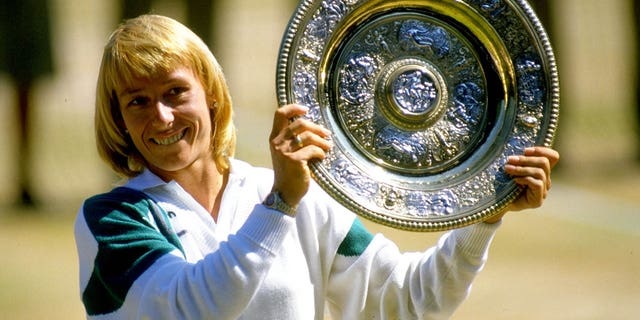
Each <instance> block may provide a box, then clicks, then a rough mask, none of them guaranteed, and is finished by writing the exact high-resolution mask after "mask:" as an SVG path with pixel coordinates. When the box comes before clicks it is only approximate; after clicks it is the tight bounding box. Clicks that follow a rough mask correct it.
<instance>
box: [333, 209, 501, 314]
mask: <svg viewBox="0 0 640 320" xmlns="http://www.w3.org/2000/svg"><path fill="white" fill-rule="evenodd" d="M497 227H498V226H497V225H488V224H484V223H481V224H477V225H473V226H469V227H466V228H461V229H457V230H454V231H450V232H449V233H446V234H445V235H443V236H442V237H441V238H440V239H439V241H438V243H437V245H436V246H434V247H433V248H430V249H428V250H427V251H425V252H421V253H401V252H400V251H399V249H398V247H397V246H396V245H395V244H394V243H393V242H392V241H390V240H388V239H386V238H384V237H383V236H382V235H376V236H372V235H371V236H369V237H367V235H366V234H367V233H368V232H367V231H366V230H364V228H363V227H362V226H361V225H360V224H359V223H358V222H357V220H356V222H354V225H353V226H352V228H351V230H350V231H349V233H348V234H347V236H346V237H345V240H343V244H342V245H341V246H340V248H339V249H338V252H337V254H336V258H335V260H334V263H333V266H332V270H331V275H330V279H329V300H330V303H329V308H330V310H331V313H332V315H334V317H335V318H337V319H389V318H391V319H396V318H397V319H448V318H450V317H451V315H452V314H453V312H454V311H455V310H456V308H457V307H458V306H459V305H460V303H462V301H464V300H465V299H466V297H467V296H468V293H469V291H470V289H471V284H472V281H473V279H474V278H475V276H476V275H477V274H478V273H479V272H480V270H481V269H482V267H483V266H484V263H485V262H486V258H487V251H488V248H489V245H490V243H491V240H492V239H493V236H494V234H495V230H496V228H497ZM345 243H347V244H345ZM349 243H350V244H349ZM353 248H355V249H353ZM358 248H360V249H358Z"/></svg>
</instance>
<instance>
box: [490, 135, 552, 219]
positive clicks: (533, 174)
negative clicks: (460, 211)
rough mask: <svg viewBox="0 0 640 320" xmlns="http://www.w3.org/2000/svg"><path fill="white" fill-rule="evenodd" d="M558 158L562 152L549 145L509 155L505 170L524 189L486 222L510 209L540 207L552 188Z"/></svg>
mask: <svg viewBox="0 0 640 320" xmlns="http://www.w3.org/2000/svg"><path fill="white" fill-rule="evenodd" d="M558 160H560V154H559V153H558V152H557V151H555V150H553V149H551V148H547V147H531V148H526V149H525V150H524V155H521V156H511V157H509V158H508V159H507V164H506V165H505V167H504V171H505V172H506V173H508V174H510V175H511V176H512V177H513V180H514V181H515V183H517V184H518V185H520V186H521V187H523V188H524V190H523V191H522V193H521V194H520V196H518V198H516V200H514V201H513V202H512V203H511V204H509V206H508V207H507V208H506V209H505V210H504V212H502V213H500V214H497V215H495V216H493V217H491V218H489V219H487V220H485V222H488V223H494V222H498V221H500V219H501V218H502V216H503V215H504V214H505V213H506V212H508V211H520V210H524V209H530V208H537V207H540V206H541V205H542V203H543V202H544V200H545V199H546V198H547V194H548V192H549V189H551V169H553V167H555V165H556V164H557V163H558Z"/></svg>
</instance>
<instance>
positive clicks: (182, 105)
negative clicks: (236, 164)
mask: <svg viewBox="0 0 640 320" xmlns="http://www.w3.org/2000/svg"><path fill="white" fill-rule="evenodd" d="M117 98H118V101H119V105H120V113H121V114H122V119H123V121H124V127H125V128H126V130H127V131H128V133H129V136H130V137H131V140H132V141H133V144H134V145H135V147H136V149H137V150H138V152H139V153H140V154H141V155H142V157H143V158H144V160H145V162H146V166H147V167H148V168H149V169H150V170H151V171H152V172H154V173H155V174H157V175H158V176H160V177H161V178H163V179H165V180H168V179H169V178H170V177H172V176H175V175H176V174H180V173H182V172H184V171H185V170H193V169H195V168H198V167H200V168H202V166H203V165H208V164H210V163H213V158H212V148H211V145H212V143H211V136H212V135H211V130H212V128H211V114H210V109H209V103H208V101H207V97H206V93H205V90H204V88H203V86H202V84H201V82H200V80H199V79H198V77H196V76H195V75H194V74H193V72H192V71H191V69H189V68H177V69H175V70H173V71H171V72H168V73H162V74H160V75H158V76H157V77H155V78H151V79H134V81H131V82H130V83H129V84H128V85H127V87H125V88H121V89H120V90H118V91H117Z"/></svg>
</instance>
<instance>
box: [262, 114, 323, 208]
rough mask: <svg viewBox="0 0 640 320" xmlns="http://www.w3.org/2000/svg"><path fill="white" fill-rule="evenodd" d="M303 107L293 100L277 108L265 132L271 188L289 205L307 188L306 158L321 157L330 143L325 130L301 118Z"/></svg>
mask: <svg viewBox="0 0 640 320" xmlns="http://www.w3.org/2000/svg"><path fill="white" fill-rule="evenodd" d="M307 111H308V108H307V107H304V106H301V105H297V104H289V105H285V106H282V107H280V108H278V109H277V110H276V112H275V115H274V117H273V127H272V129H271V135H270V136H269V145H270V150H271V161H272V163H273V171H274V175H275V176H274V183H273V190H277V191H278V192H279V194H280V197H281V198H282V200H284V202H286V203H287V204H288V205H290V206H292V207H295V206H297V205H298V203H299V202H300V200H301V199H302V197H303V196H304V195H305V194H306V193H307V190H309V184H310V181H311V171H310V169H309V165H308V164H309V161H312V160H321V159H324V157H325V153H326V152H327V151H329V150H330V149H331V148H332V147H333V143H332V142H331V141H330V140H329V138H330V136H331V132H330V131H329V130H327V129H326V128H324V127H322V126H320V125H318V124H315V123H313V122H311V121H309V120H306V119H303V118H301V116H303V115H305V114H306V113H307Z"/></svg>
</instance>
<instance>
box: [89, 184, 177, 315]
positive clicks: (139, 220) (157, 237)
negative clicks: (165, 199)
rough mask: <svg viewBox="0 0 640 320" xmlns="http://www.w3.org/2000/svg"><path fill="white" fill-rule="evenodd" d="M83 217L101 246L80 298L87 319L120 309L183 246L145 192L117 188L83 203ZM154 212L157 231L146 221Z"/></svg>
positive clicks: (165, 218) (165, 217) (166, 219)
mask: <svg viewBox="0 0 640 320" xmlns="http://www.w3.org/2000/svg"><path fill="white" fill-rule="evenodd" d="M83 211H84V218H85V220H86V222H87V225H88V226H89V230H90V231H91V233H92V234H93V236H94V237H95V239H96V241H97V242H98V253H97V255H96V258H95V261H94V269H93V272H92V274H91V277H90V279H89V282H88V284H87V287H86V288H85V289H84V292H83V294H82V301H83V303H84V305H85V308H86V310H87V313H88V314H89V315H97V314H105V313H110V312H113V311H115V310H117V309H118V308H120V307H121V306H122V304H123V303H124V299H125V297H126V295H127V292H128V291H129V289H130V288H131V286H132V285H133V282H134V281H135V280H136V279H137V278H138V277H139V276H140V275H141V274H142V273H143V272H144V271H145V270H147V268H149V267H150V266H151V265H152V264H153V263H154V262H155V261H156V260H157V259H159V258H160V257H161V256H163V255H165V254H167V253H169V252H171V251H173V250H176V249H179V250H181V251H182V247H181V246H180V242H179V240H178V238H177V236H176V235H175V233H174V232H173V231H172V229H171V228H170V225H169V220H168V217H167V215H166V213H164V211H163V210H162V209H160V207H159V206H158V205H157V204H156V203H155V202H154V201H153V200H151V199H149V198H148V197H147V196H146V195H145V194H144V193H143V192H140V191H137V190H133V189H128V188H116V189H114V190H112V191H111V192H109V193H105V194H101V195H97V196H95V197H92V198H90V199H88V200H87V201H85V204H84V207H83ZM148 213H151V214H152V217H153V219H154V220H155V224H156V225H157V226H158V228H159V229H160V230H161V231H160V232H158V229H156V228H155V226H154V224H153V223H152V222H150V221H148V220H147V219H148Z"/></svg>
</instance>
